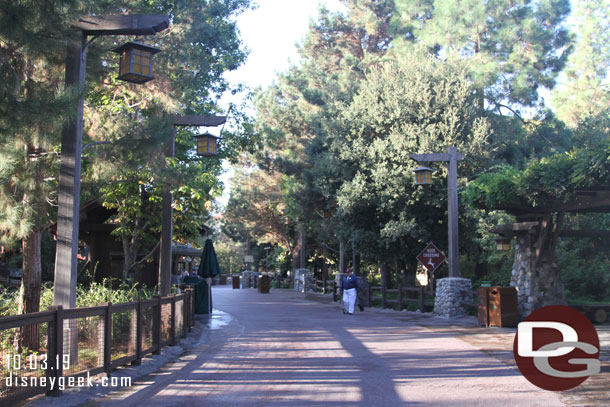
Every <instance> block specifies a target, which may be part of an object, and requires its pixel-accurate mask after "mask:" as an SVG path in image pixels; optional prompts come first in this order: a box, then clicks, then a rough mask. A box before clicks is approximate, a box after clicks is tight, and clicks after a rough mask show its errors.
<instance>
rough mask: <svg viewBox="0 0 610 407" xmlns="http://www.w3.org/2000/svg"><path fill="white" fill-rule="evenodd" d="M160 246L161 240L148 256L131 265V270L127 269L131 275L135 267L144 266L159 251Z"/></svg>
mask: <svg viewBox="0 0 610 407" xmlns="http://www.w3.org/2000/svg"><path fill="white" fill-rule="evenodd" d="M160 244H161V240H159V241H158V242H157V244H156V245H155V247H153V249H152V250H151V251H150V252H149V253H148V254H147V255H146V256H144V257H143V258H142V259H141V260H140V261H137V262H135V263H133V264H132V265H131V267H129V269H127V272H128V273H129V272H130V271H131V270H132V269H133V268H134V267H136V266H139V265H140V264H142V263H144V262H145V261H146V260H148V259H149V258H150V256H152V255H153V254H154V253H155V252H156V251H157V249H158V248H159V245H160Z"/></svg>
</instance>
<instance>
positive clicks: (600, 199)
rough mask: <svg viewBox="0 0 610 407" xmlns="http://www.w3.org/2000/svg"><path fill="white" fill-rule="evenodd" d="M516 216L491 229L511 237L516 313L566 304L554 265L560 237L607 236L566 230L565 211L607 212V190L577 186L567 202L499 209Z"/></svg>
mask: <svg viewBox="0 0 610 407" xmlns="http://www.w3.org/2000/svg"><path fill="white" fill-rule="evenodd" d="M499 209H503V210H505V211H507V212H508V213H510V214H512V215H514V216H515V217H516V222H514V223H511V224H507V225H501V226H499V227H498V228H496V229H495V230H494V232H496V233H498V234H500V235H501V236H505V237H510V238H515V239H516V245H515V258H514V264H513V271H512V279H511V285H512V286H515V287H517V289H518V291H519V298H518V302H519V314H520V316H521V317H522V318H523V317H526V316H527V315H529V314H530V313H531V312H532V311H534V310H536V309H538V308H541V307H543V306H546V305H561V304H566V297H565V287H564V285H563V282H562V280H561V274H560V271H559V269H558V267H557V261H556V255H555V248H556V246H557V242H558V240H559V238H560V237H610V231H607V230H566V229H564V228H563V220H564V216H565V213H567V212H575V213H578V212H598V213H608V212H610V191H608V190H606V189H581V190H578V191H577V192H576V194H575V196H574V197H573V198H572V199H570V200H568V201H558V200H549V201H547V202H544V203H543V204H541V205H540V206H536V207H531V206H530V207H528V206H505V207H503V208H499Z"/></svg>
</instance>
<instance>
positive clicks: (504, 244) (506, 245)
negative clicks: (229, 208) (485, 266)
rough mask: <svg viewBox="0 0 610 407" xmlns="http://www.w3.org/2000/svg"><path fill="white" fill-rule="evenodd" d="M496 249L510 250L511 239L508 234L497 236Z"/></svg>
mask: <svg viewBox="0 0 610 407" xmlns="http://www.w3.org/2000/svg"><path fill="white" fill-rule="evenodd" d="M496 250H498V251H501V252H507V251H509V250H510V239H509V238H508V237H506V236H500V237H498V238H496Z"/></svg>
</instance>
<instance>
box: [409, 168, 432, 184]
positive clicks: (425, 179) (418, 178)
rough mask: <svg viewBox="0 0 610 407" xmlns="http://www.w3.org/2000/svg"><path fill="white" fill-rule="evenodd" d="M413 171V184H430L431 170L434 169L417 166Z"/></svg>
mask: <svg viewBox="0 0 610 407" xmlns="http://www.w3.org/2000/svg"><path fill="white" fill-rule="evenodd" d="M413 172H414V173H415V185H430V184H432V172H434V170H433V169H432V168H428V167H419V168H416V169H414V170H413Z"/></svg>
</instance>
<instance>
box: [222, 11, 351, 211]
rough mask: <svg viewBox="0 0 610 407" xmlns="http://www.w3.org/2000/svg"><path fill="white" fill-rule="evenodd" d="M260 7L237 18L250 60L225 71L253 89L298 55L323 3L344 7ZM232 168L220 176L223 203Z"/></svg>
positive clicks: (227, 97)
mask: <svg viewBox="0 0 610 407" xmlns="http://www.w3.org/2000/svg"><path fill="white" fill-rule="evenodd" d="M256 3H257V4H258V7H257V8H256V9H254V10H248V11H247V12H245V13H243V14H242V15H240V16H239V17H238V18H237V25H238V27H239V31H240V33H241V38H242V40H243V42H244V44H245V45H246V47H247V48H248V49H249V50H250V54H249V55H248V61H247V62H246V63H245V64H244V65H242V66H241V67H239V69H237V70H236V71H232V72H229V73H227V74H226V78H227V79H229V80H230V81H231V82H232V83H235V84H237V83H243V84H245V85H246V86H248V87H249V88H250V89H254V88H256V87H258V86H260V87H266V86H269V85H270V84H271V83H272V82H273V80H274V78H275V76H276V74H277V73H279V72H283V71H285V70H286V69H288V68H289V67H290V65H291V64H295V63H296V62H297V61H298V59H299V54H298V52H297V47H296V46H297V44H299V43H301V42H302V41H303V39H304V38H305V34H306V33H307V29H308V27H309V22H310V21H311V20H312V19H315V18H316V17H317V15H318V9H319V7H320V6H321V5H324V6H326V8H328V9H329V10H332V11H337V10H343V9H344V7H343V5H342V4H341V3H340V2H339V0H258V1H257V2H256ZM244 97H245V95H244V94H238V95H235V96H231V95H225V97H223V99H222V104H223V105H228V104H229V103H234V104H240V103H241V102H242V99H243V98H244ZM232 173H233V171H231V170H230V169H229V170H228V171H227V172H225V173H224V174H223V176H222V177H221V180H222V182H223V183H224V185H225V193H224V194H223V196H221V197H220V198H219V199H218V201H219V202H220V203H221V204H222V205H224V204H226V202H227V199H228V197H229V192H230V191H229V187H230V185H229V179H230V178H231V176H232Z"/></svg>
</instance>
